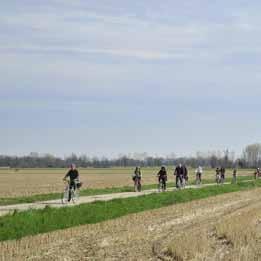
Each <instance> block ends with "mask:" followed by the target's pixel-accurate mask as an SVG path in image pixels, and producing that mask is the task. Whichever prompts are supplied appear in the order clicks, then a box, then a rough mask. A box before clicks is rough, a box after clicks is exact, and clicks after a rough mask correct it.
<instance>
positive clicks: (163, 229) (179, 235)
mask: <svg viewBox="0 0 261 261" xmlns="http://www.w3.org/2000/svg"><path fill="white" fill-rule="evenodd" d="M260 193H261V189H260V188H257V189H253V190H250V191H244V192H242V191H241V192H234V193H229V194H223V195H219V196H216V197H210V198H206V199H202V200H195V201H192V202H188V203H184V204H178V205H172V206H168V207H164V208H160V209H156V210H150V211H145V212H141V213H138V214H130V215H128V216H124V217H121V218H117V219H114V220H110V221H105V222H101V223H97V224H93V225H83V226H79V227H76V228H70V229H65V230H61V231H56V232H51V233H46V234H42V235H36V236H29V237H25V238H22V239H21V240H13V241H6V242H1V243H0V253H1V258H2V260H260V258H261V253H260V249H261V248H260V247H261V241H260V236H261V221H260V218H261V201H260ZM242 228H244V229H242Z"/></svg>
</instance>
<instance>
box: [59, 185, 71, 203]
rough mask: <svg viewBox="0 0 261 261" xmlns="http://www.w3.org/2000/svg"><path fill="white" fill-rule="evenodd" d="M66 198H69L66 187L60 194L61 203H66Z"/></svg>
mask: <svg viewBox="0 0 261 261" xmlns="http://www.w3.org/2000/svg"><path fill="white" fill-rule="evenodd" d="M68 199H69V189H68V188H66V189H65V190H64V191H63V193H62V196H61V200H62V204H66V203H68Z"/></svg>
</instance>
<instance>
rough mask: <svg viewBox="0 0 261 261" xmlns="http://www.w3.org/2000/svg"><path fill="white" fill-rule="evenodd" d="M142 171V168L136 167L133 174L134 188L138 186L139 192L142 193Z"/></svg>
mask: <svg viewBox="0 0 261 261" xmlns="http://www.w3.org/2000/svg"><path fill="white" fill-rule="evenodd" d="M141 177H142V175H141V170H140V167H136V168H135V170H134V173H133V174H132V180H133V182H134V186H135V187H136V184H137V185H138V190H139V191H140V187H141Z"/></svg>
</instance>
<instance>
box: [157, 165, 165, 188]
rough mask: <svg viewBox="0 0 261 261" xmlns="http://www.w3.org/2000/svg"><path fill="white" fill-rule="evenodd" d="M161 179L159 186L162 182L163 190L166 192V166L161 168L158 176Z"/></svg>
mask: <svg viewBox="0 0 261 261" xmlns="http://www.w3.org/2000/svg"><path fill="white" fill-rule="evenodd" d="M157 176H158V179H159V184H160V182H161V181H162V184H163V190H166V181H167V171H166V168H165V167H164V166H162V167H161V169H160V171H159V172H158V174H157Z"/></svg>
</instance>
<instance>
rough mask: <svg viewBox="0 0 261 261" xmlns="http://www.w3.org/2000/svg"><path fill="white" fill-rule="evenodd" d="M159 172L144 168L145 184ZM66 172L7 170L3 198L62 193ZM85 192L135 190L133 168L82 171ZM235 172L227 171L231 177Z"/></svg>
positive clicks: (2, 174) (1, 180)
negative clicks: (105, 189)
mask: <svg viewBox="0 0 261 261" xmlns="http://www.w3.org/2000/svg"><path fill="white" fill-rule="evenodd" d="M157 171H158V168H157V169H152V168H143V169H142V174H143V179H142V183H143V184H154V183H157V179H156V173H157ZM66 172H67V169H19V170H15V169H6V170H2V169H1V170H0V198H1V197H2V198H4V197H17V196H29V195H34V194H44V193H52V192H61V191H62V189H63V186H64V184H63V182H62V178H63V177H64V175H65V173H66ZM79 172H80V176H81V180H82V181H83V184H84V187H83V188H108V187H121V186H132V185H133V183H132V180H131V175H132V173H133V169H132V168H114V169H113V168H107V169H79ZM251 172H253V171H250V170H242V171H240V172H239V173H238V175H247V174H251ZM168 173H169V182H170V181H171V182H173V181H174V178H173V175H172V174H173V169H168ZM189 173H190V178H191V179H192V180H194V178H195V174H194V170H189ZM203 175H204V176H203V178H207V179H213V180H214V175H215V170H206V171H205V173H204V174H203ZM231 175H232V171H231V170H228V171H227V176H231Z"/></svg>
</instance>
